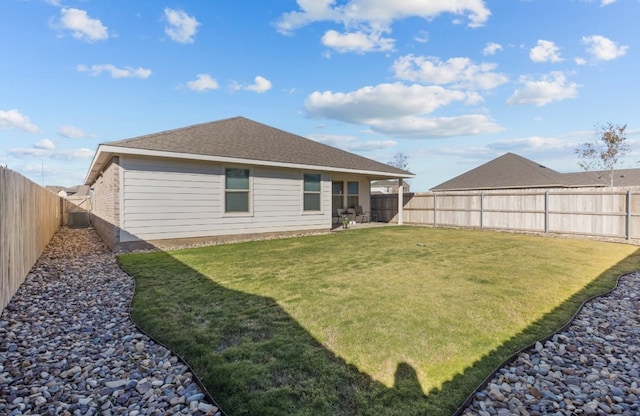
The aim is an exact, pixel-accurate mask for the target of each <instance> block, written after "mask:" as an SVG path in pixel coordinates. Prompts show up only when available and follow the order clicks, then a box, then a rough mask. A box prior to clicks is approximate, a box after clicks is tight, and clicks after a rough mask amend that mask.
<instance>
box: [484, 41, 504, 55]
mask: <svg viewBox="0 0 640 416" xmlns="http://www.w3.org/2000/svg"><path fill="white" fill-rule="evenodd" d="M502 49H503V48H502V45H500V44H499V43H495V42H488V43H487V45H486V46H485V47H484V49H483V50H482V54H483V55H485V56H487V55H495V54H496V52H498V51H501V50H502Z"/></svg>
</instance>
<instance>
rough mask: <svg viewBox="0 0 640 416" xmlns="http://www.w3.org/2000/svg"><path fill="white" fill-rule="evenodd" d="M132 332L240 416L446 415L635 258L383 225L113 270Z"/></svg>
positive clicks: (597, 248)
mask: <svg viewBox="0 0 640 416" xmlns="http://www.w3.org/2000/svg"><path fill="white" fill-rule="evenodd" d="M118 259H119V262H120V264H121V266H122V268H123V269H124V270H126V271H127V272H129V273H130V274H131V275H133V276H134V277H135V279H136V284H137V291H136V295H135V297H134V301H133V307H134V310H133V318H134V320H135V321H136V322H137V323H138V324H139V325H140V326H142V327H143V328H144V329H145V330H147V331H148V332H149V333H150V334H152V335H153V336H154V337H156V338H157V339H158V340H159V341H161V342H163V343H165V344H166V345H168V346H170V347H171V348H173V349H174V350H175V351H177V352H178V353H179V354H180V355H182V356H183V357H185V358H186V359H187V361H188V362H189V363H190V364H191V365H192V366H193V368H194V369H195V370H196V372H197V373H198V375H199V376H200V377H201V378H202V380H203V381H204V383H205V384H206V386H207V389H208V390H209V391H210V392H211V394H212V395H213V396H214V398H215V399H216V401H217V402H218V404H220V405H221V406H222V408H223V409H224V410H225V411H226V412H227V413H228V414H229V415H233V416H240V415H262V416H265V415H279V416H280V415H314V416H319V415H332V416H333V415H376V416H379V415H426V414H428V415H450V414H451V413H452V412H453V411H454V410H455V409H456V408H457V407H458V406H459V405H460V404H461V403H462V401H464V399H465V398H466V397H467V396H468V395H469V394H470V393H471V391H472V390H473V389H474V388H475V387H476V386H477V385H478V384H479V383H480V382H481V381H482V379H483V378H484V377H485V376H486V375H488V374H489V373H490V372H491V371H492V370H493V369H494V368H495V367H496V366H497V365H499V364H500V363H501V362H502V361H504V360H505V359H506V358H507V357H508V356H510V355H511V354H512V353H513V352H515V351H517V350H518V349H520V348H522V347H524V346H526V345H529V344H531V343H532V342H535V341H536V340H538V339H540V338H542V337H543V336H545V335H548V334H549V333H551V332H554V331H555V330H557V329H558V328H559V327H560V326H562V325H563V324H564V323H565V322H566V321H567V320H568V319H569V318H570V317H571V316H572V315H573V313H574V312H575V311H576V309H577V307H578V306H579V304H580V303H581V302H582V301H583V300H584V299H585V298H587V297H589V296H592V295H594V294H597V293H602V292H604V291H605V290H607V289H610V288H611V287H613V285H614V283H615V279H616V277H617V276H618V275H619V274H621V273H628V272H630V271H633V270H636V269H638V268H640V267H639V264H640V252H639V251H638V250H637V247H635V246H630V245H625V244H614V243H605V242H596V241H588V240H578V239H558V238H544V237H538V236H530V235H517V234H508V233H496V232H488V231H476V230H456V229H439V228H421V227H383V228H371V229H362V230H352V231H349V232H340V233H332V234H329V235H319V236H309V237H300V238H289V239H282V240H271V241H257V242H248V243H239V244H229V245H221V246H212V247H203V248H196V249H188V250H180V251H170V252H157V253H145V254H127V255H121V256H119V257H118Z"/></svg>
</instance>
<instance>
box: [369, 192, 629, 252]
mask: <svg viewBox="0 0 640 416" xmlns="http://www.w3.org/2000/svg"><path fill="white" fill-rule="evenodd" d="M371 199H372V200H371V213H372V215H373V216H376V217H377V218H378V220H380V221H385V222H396V221H397V220H398V196H397V195H373V196H372V198H371ZM403 199H404V205H403V206H404V209H403V222H404V223H406V224H420V225H433V226H453V227H473V228H487V229H501V230H513V231H523V232H541V233H556V234H578V235H587V236H594V237H615V238H626V239H627V240H631V239H638V238H640V187H633V188H628V187H625V188H577V189H553V190H540V189H531V190H508V191H469V192H437V193H436V192H425V193H411V194H404V197H403Z"/></svg>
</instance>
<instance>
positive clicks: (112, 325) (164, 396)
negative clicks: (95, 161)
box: [0, 228, 222, 416]
mask: <svg viewBox="0 0 640 416" xmlns="http://www.w3.org/2000/svg"><path fill="white" fill-rule="evenodd" d="M133 291H134V282H133V279H132V278H131V277H130V276H129V275H127V274H126V273H124V272H123V271H122V270H121V269H120V268H119V267H118V265H117V263H116V260H115V256H114V255H113V253H111V252H110V251H109V250H108V248H107V247H106V246H105V245H104V244H103V243H102V241H101V240H100V239H99V237H98V236H97V234H96V232H95V231H94V230H93V229H91V228H89V229H69V228H61V229H60V230H59V231H58V232H57V233H56V234H55V235H54V237H53V239H52V240H51V242H50V243H49V245H48V247H47V248H46V250H45V252H44V253H43V254H42V256H41V257H40V259H39V260H38V262H37V263H36V265H35V266H34V267H33V268H32V269H31V271H30V273H29V275H28V276H27V279H26V281H25V283H24V284H23V285H22V286H21V287H20V289H19V290H18V292H17V293H16V295H15V296H14V297H13V298H12V299H11V302H10V303H9V305H7V307H6V308H5V310H4V311H3V312H2V315H0V414H2V415H9V416H15V415H23V414H24V415H26V414H38V415H121V414H126V415H130V416H136V415H174V414H195V415H216V416H221V415H222V411H220V410H219V409H218V408H217V407H216V406H215V403H213V401H212V400H210V396H209V395H208V394H207V393H206V392H205V391H204V390H203V389H202V388H201V387H200V386H199V384H198V383H197V382H196V381H197V379H196V378H195V376H194V375H193V374H192V372H191V371H190V369H189V368H188V367H187V366H186V365H185V364H184V363H183V362H182V361H181V360H180V359H179V358H178V357H177V356H175V355H174V354H172V353H171V352H170V351H168V350H167V349H166V348H164V347H163V346H161V345H159V344H157V343H155V342H154V341H153V340H151V339H150V338H149V337H147V336H146V335H144V334H143V333H141V332H140V331H139V330H138V329H137V328H136V326H135V325H134V324H133V322H132V321H131V320H130V318H129V303H130V301H131V298H132V296H133ZM208 399H209V400H208Z"/></svg>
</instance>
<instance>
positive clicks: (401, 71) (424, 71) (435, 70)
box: [393, 55, 508, 90]
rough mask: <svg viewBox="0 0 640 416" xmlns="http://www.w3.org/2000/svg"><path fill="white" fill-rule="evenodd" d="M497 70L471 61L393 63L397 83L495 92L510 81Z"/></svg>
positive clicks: (421, 59)
mask: <svg viewBox="0 0 640 416" xmlns="http://www.w3.org/2000/svg"><path fill="white" fill-rule="evenodd" d="M496 67H497V65H496V64H492V63H480V64H475V63H473V62H472V61H471V59H469V58H451V59H448V60H447V61H444V62H443V61H441V60H440V59H439V58H435V57H422V56H413V55H406V56H402V57H400V58H398V59H397V60H396V61H395V62H394V63H393V70H394V72H395V77H396V78H398V79H402V80H407V81H414V82H422V83H432V84H439V85H446V84H450V85H452V86H453V87H455V88H470V89H481V90H489V89H493V88H496V87H498V86H499V85H502V84H504V83H505V82H507V81H508V78H507V77H506V76H505V75H503V74H500V73H497V72H494V70H495V69H496Z"/></svg>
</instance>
